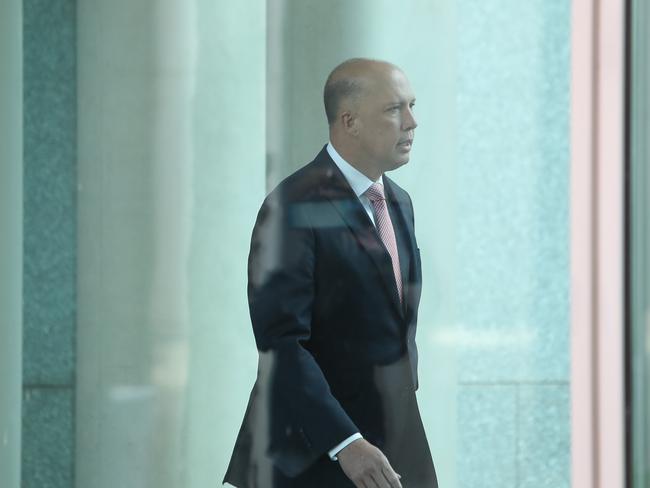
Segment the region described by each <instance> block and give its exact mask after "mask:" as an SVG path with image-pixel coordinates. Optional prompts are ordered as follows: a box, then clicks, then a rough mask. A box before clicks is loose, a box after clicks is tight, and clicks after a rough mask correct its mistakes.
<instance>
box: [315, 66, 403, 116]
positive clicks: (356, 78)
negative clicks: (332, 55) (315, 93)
mask: <svg viewBox="0 0 650 488" xmlns="http://www.w3.org/2000/svg"><path fill="white" fill-rule="evenodd" d="M393 70H399V68H398V67H397V66H395V65H394V64H391V63H388V62H386V61H379V60H375V59H366V58H353V59H348V60H347V61H344V62H342V63H341V64H339V65H338V66H337V67H336V68H334V69H333V70H332V72H331V73H330V75H329V76H328V77H327V81H326V82H325V89H324V92H323V101H324V103H325V114H326V115H327V122H328V123H329V125H330V126H331V125H332V124H333V123H334V122H336V119H337V116H338V114H339V113H341V112H342V111H343V110H345V109H352V108H355V107H356V106H358V103H359V101H360V99H361V98H362V96H363V94H364V92H365V91H366V90H367V89H368V88H369V86H370V85H371V84H372V82H373V80H376V79H377V78H379V77H381V76H385V75H386V73H388V72H391V71H393Z"/></svg>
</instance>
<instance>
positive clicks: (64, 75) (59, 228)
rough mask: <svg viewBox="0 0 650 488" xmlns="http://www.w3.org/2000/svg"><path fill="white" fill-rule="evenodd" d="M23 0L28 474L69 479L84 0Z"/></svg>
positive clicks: (58, 483)
mask: <svg viewBox="0 0 650 488" xmlns="http://www.w3.org/2000/svg"><path fill="white" fill-rule="evenodd" d="M22 7H23V24H22V27H23V49H24V55H23V63H24V70H23V76H24V84H23V88H24V90H23V103H24V119H23V121H24V128H23V130H24V160H23V161H24V172H23V175H24V193H23V195H24V197H23V209H24V216H23V226H24V234H23V235H24V247H23V252H24V261H23V280H24V285H23V294H24V295H23V304H24V305H23V319H24V322H23V326H24V330H23V421H22V429H23V444H22V483H23V486H24V487H40V486H45V484H44V483H46V484H47V486H51V487H53V488H59V487H61V488H63V487H66V488H67V487H70V486H72V482H73V457H74V445H75V442H74V413H73V412H74V409H73V403H74V397H75V337H76V300H77V297H76V273H77V266H76V259H77V253H76V248H77V227H76V222H77V218H76V214H77V207H76V191H77V175H76V168H77V165H76V152H77V148H76V146H77V141H76V120H77V116H76V96H77V93H76V47H77V46H76V39H75V35H76V12H75V10H76V2H74V1H73V0H57V1H46V0H25V1H24V2H23V3H22Z"/></svg>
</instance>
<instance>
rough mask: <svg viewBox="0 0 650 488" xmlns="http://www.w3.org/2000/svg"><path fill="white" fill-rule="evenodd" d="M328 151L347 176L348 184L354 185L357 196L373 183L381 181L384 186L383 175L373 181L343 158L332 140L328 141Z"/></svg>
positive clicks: (353, 188) (353, 189)
mask: <svg viewBox="0 0 650 488" xmlns="http://www.w3.org/2000/svg"><path fill="white" fill-rule="evenodd" d="M327 153H328V154H329V155H330V157H331V158H332V160H333V161H334V164H336V166H338V168H339V169H340V170H341V173H343V176H345V179H346V180H347V181H348V184H349V185H350V187H352V191H354V194H355V195H356V196H357V197H360V196H361V195H363V194H364V193H365V192H366V190H367V189H368V188H370V186H371V185H372V184H373V183H379V184H380V185H382V186H383V179H382V177H381V176H380V177H379V178H378V179H377V181H372V180H371V179H370V178H368V177H367V176H366V175H364V174H363V173H362V172H361V171H359V170H358V169H357V168H355V167H354V166H352V165H351V164H350V163H348V162H347V161H346V160H345V159H343V158H342V157H341V155H340V154H339V153H338V152H337V151H336V149H334V146H333V145H332V142H331V141H330V142H328V143H327Z"/></svg>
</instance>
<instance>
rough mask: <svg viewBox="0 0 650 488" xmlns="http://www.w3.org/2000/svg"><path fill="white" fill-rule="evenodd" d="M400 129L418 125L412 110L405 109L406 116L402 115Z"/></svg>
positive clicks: (406, 129)
mask: <svg viewBox="0 0 650 488" xmlns="http://www.w3.org/2000/svg"><path fill="white" fill-rule="evenodd" d="M402 126H403V127H402V129H403V130H405V131H408V130H413V129H415V128H416V127H417V126H418V123H417V121H416V120H415V116H414V115H413V111H412V110H411V109H407V110H406V116H405V117H404V123H403V124H402Z"/></svg>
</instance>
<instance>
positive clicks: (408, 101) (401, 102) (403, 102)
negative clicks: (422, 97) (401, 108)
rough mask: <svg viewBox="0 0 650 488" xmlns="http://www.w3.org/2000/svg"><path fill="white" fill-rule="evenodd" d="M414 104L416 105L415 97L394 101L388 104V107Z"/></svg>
mask: <svg viewBox="0 0 650 488" xmlns="http://www.w3.org/2000/svg"><path fill="white" fill-rule="evenodd" d="M412 103H415V97H413V98H411V99H408V100H406V99H403V100H393V101H391V102H388V103H386V107H387V108H388V107H394V106H396V105H410V104H412Z"/></svg>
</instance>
